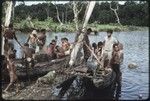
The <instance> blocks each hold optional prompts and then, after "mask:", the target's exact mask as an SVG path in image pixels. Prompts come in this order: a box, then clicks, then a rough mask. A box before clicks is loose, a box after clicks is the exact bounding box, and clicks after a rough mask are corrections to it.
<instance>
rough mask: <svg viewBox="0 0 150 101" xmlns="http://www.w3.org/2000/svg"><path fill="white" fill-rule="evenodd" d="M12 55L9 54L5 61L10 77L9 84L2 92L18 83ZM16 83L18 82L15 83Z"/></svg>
mask: <svg viewBox="0 0 150 101" xmlns="http://www.w3.org/2000/svg"><path fill="white" fill-rule="evenodd" d="M14 58H15V56H14V54H9V55H8V59H7V61H8V62H7V69H8V71H9V76H10V83H9V84H8V86H7V87H6V89H5V90H4V92H7V90H8V89H9V88H10V87H11V86H12V85H13V84H14V83H15V82H16V81H18V79H17V74H16V67H15V62H14ZM17 83H18V82H17ZM17 92H18V84H17Z"/></svg>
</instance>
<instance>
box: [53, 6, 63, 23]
mask: <svg viewBox="0 0 150 101" xmlns="http://www.w3.org/2000/svg"><path fill="white" fill-rule="evenodd" d="M54 5H55V7H56V12H57V20H58V21H59V23H60V26H62V25H63V23H62V22H61V20H60V17H59V11H58V7H57V6H56V4H54Z"/></svg>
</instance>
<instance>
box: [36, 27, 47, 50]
mask: <svg viewBox="0 0 150 101" xmlns="http://www.w3.org/2000/svg"><path fill="white" fill-rule="evenodd" d="M45 34H46V30H45V29H42V30H41V31H40V34H39V35H38V40H37V44H38V46H39V50H42V49H43V46H44V45H45V43H46V35H45Z"/></svg>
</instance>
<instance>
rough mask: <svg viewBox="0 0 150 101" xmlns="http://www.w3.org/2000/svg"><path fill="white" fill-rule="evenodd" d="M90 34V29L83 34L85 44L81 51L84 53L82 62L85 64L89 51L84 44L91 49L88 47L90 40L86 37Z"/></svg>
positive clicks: (89, 54)
mask: <svg viewBox="0 0 150 101" xmlns="http://www.w3.org/2000/svg"><path fill="white" fill-rule="evenodd" d="M91 32H92V29H91V28H88V29H87V31H86V33H85V37H84V41H85V43H84V44H83V51H84V60H85V62H87V60H88V58H89V57H90V56H91V52H90V50H89V49H88V48H87V46H86V45H85V44H87V45H88V46H89V47H90V48H91V46H90V40H89V37H88V35H89V34H90V33H91Z"/></svg>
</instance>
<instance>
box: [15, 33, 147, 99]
mask: <svg viewBox="0 0 150 101" xmlns="http://www.w3.org/2000/svg"><path fill="white" fill-rule="evenodd" d="M16 35H17V38H18V40H19V41H20V42H21V43H22V44H23V43H25V42H26V40H27V36H28V34H24V33H19V32H18V33H16ZM56 35H57V36H58V44H60V43H61V42H60V39H61V38H62V37H67V38H68V39H69V42H74V38H75V33H47V41H46V44H47V45H48V44H49V43H50V41H51V40H52V39H54V38H55V36H56ZM105 36H106V32H100V33H99V34H98V35H97V36H94V35H90V36H89V39H90V42H91V43H93V42H96V43H97V42H99V41H103V40H104V37H105ZM113 36H114V37H116V38H117V39H118V40H119V41H120V42H121V43H123V45H124V62H123V64H122V65H121V71H122V81H121V85H122V86H121V95H120V97H119V99H121V100H137V99H139V96H141V97H142V99H147V98H148V95H149V56H148V53H149V31H148V30H146V31H129V32H114V34H113ZM15 49H16V50H17V57H18V58H20V56H21V49H20V46H19V45H18V44H17V43H16V44H15ZM129 63H136V64H137V65H138V67H137V68H134V69H129V68H128V64H129Z"/></svg>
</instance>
